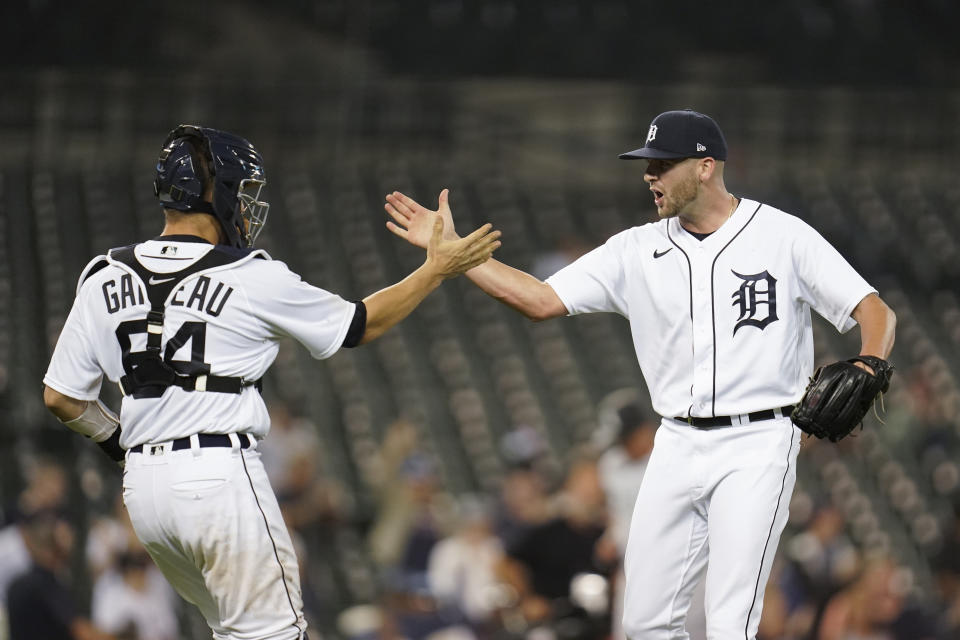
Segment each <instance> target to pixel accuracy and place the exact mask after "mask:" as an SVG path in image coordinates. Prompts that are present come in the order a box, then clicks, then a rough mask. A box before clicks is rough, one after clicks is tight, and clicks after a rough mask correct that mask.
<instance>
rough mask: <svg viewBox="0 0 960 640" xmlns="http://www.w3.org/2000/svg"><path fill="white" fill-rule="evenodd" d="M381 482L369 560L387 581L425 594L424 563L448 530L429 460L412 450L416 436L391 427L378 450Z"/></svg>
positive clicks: (444, 498)
mask: <svg viewBox="0 0 960 640" xmlns="http://www.w3.org/2000/svg"><path fill="white" fill-rule="evenodd" d="M380 458H381V463H382V464H381V474H382V475H381V477H380V479H379V481H380V486H379V487H378V489H379V494H378V508H377V515H376V520H375V522H374V524H373V528H372V529H371V531H370V535H369V544H370V550H371V555H372V557H373V560H374V562H375V563H376V564H378V565H379V566H380V567H381V568H382V569H384V571H385V574H386V575H387V576H388V580H393V581H396V580H399V581H401V582H402V583H404V584H407V585H408V586H410V585H411V584H412V583H416V585H417V588H420V589H423V590H426V575H427V560H428V557H429V554H430V550H431V549H432V547H433V545H434V544H435V543H436V541H437V540H439V539H440V538H442V537H444V536H445V535H446V533H447V531H448V530H449V528H450V522H451V513H452V509H453V507H452V504H451V501H450V497H449V496H448V495H447V494H445V493H443V492H442V491H440V486H439V478H438V477H437V473H436V467H435V465H434V463H433V461H432V460H431V459H430V457H429V456H427V455H426V454H425V453H423V452H421V451H418V450H417V440H416V431H415V430H414V427H413V426H412V425H411V424H409V423H407V422H404V421H399V422H396V423H394V424H392V425H391V426H390V427H389V429H388V432H387V434H386V436H385V438H384V444H383V447H382V448H381V451H380Z"/></svg>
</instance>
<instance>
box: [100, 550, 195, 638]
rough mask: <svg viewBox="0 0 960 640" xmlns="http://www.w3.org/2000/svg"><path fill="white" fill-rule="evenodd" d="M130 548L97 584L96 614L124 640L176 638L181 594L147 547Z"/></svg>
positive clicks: (111, 630) (106, 629) (112, 631)
mask: <svg viewBox="0 0 960 640" xmlns="http://www.w3.org/2000/svg"><path fill="white" fill-rule="evenodd" d="M137 547H139V548H130V549H128V550H126V551H124V552H122V553H120V554H119V556H118V557H117V559H116V563H115V567H114V568H112V569H109V570H107V571H106V572H104V573H103V575H101V576H100V577H99V578H98V579H97V581H96V583H95V584H94V587H93V602H92V607H91V608H92V617H93V622H94V624H96V625H97V626H98V627H99V628H101V629H103V630H104V631H107V632H109V633H112V634H114V635H115V636H116V637H117V638H118V639H123V640H176V639H177V638H178V629H177V611H176V607H177V602H178V600H177V598H176V596H175V595H174V592H173V589H172V588H171V587H170V584H169V583H168V582H167V581H166V579H165V578H164V577H163V574H162V573H160V570H159V569H158V568H157V566H156V565H155V564H154V563H153V560H151V559H150V556H149V555H148V554H147V552H146V550H145V549H144V548H143V547H142V546H139V543H137Z"/></svg>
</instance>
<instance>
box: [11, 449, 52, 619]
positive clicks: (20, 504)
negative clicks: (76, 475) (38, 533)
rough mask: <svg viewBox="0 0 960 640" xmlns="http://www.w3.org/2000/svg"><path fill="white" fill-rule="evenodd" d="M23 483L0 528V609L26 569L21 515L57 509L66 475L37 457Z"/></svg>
mask: <svg viewBox="0 0 960 640" xmlns="http://www.w3.org/2000/svg"><path fill="white" fill-rule="evenodd" d="M26 481H27V485H26V487H25V488H24V490H23V491H22V492H21V493H20V495H19V496H18V498H17V501H16V504H15V505H14V506H13V508H12V509H11V510H10V511H11V512H12V513H11V520H13V522H12V523H11V524H9V525H7V526H6V527H4V528H3V529H0V609H3V608H4V605H5V603H6V597H7V589H8V588H9V586H10V583H11V582H12V581H13V580H14V578H16V577H17V576H19V575H20V574H22V573H24V572H25V571H27V569H29V568H30V552H29V550H28V549H27V543H26V540H25V534H24V531H23V520H24V518H25V517H27V516H29V515H31V514H35V513H39V512H41V511H49V510H56V509H59V508H60V507H61V506H62V505H63V502H64V498H65V495H66V489H67V479H66V474H65V473H64V471H63V469H62V468H61V467H60V466H59V465H57V464H56V463H54V462H52V461H49V460H38V461H35V462H33V463H32V464H28V465H27V473H26Z"/></svg>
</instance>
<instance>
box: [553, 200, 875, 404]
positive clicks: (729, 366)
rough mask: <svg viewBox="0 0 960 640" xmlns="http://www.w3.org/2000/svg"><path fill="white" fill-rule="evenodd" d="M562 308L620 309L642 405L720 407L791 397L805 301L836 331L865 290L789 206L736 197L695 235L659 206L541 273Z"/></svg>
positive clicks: (802, 353)
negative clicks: (649, 218)
mask: <svg viewBox="0 0 960 640" xmlns="http://www.w3.org/2000/svg"><path fill="white" fill-rule="evenodd" d="M547 282H548V283H549V284H550V285H551V286H553V288H554V290H555V291H556V292H557V294H558V295H559V296H560V299H561V300H562V301H563V303H564V305H566V307H567V310H568V311H569V312H570V313H571V314H575V313H586V312H591V311H614V312H617V313H620V314H621V315H623V316H625V317H627V318H628V319H629V321H630V326H631V332H632V335H633V342H634V348H635V349H636V353H637V358H638V361H639V363H640V368H641V370H642V372H643V375H644V379H645V381H646V383H647V386H648V388H649V389H650V393H651V398H652V400H653V406H654V409H655V410H656V411H657V412H658V413H659V414H660V415H663V416H686V415H692V416H701V417H704V416H722V415H732V414H740V413H748V412H751V411H759V410H763V409H770V408H773V407H780V406H784V405H787V404H790V403H792V402H795V401H796V400H797V399H798V398H799V397H800V395H801V393H802V391H803V388H804V385H805V383H806V380H807V378H808V376H809V375H810V374H811V373H812V371H813V331H812V323H811V318H810V309H811V308H813V309H815V310H816V311H817V312H818V313H819V314H820V315H822V316H823V317H825V318H826V319H827V320H828V321H829V322H830V323H831V324H833V325H834V326H835V327H836V328H837V329H838V330H839V331H847V330H849V329H850V328H851V327H853V326H854V324H855V322H854V321H853V319H852V318H851V317H850V313H851V312H852V311H853V309H854V307H855V306H856V305H857V304H858V303H859V302H860V300H862V299H863V298H864V297H865V296H866V295H868V294H870V293H874V292H875V290H874V289H873V288H872V287H871V286H870V285H869V284H867V283H866V282H865V281H864V280H863V278H861V277H860V275H859V274H857V273H856V271H854V270H853V268H852V267H851V266H850V265H849V264H848V263H847V262H846V260H844V258H843V257H842V256H841V255H840V254H839V253H838V252H837V251H836V250H835V249H834V248H833V247H832V246H831V245H830V244H829V243H827V242H826V240H824V239H823V237H822V236H820V235H819V234H818V233H817V232H816V231H815V230H814V229H812V228H811V227H810V226H809V225H807V224H806V223H805V222H803V221H802V220H800V219H799V218H796V217H795V216H792V215H789V214H787V213H784V212H782V211H780V210H778V209H775V208H773V207H770V206H768V205H763V204H761V203H759V202H755V201H752V200H747V199H742V200H741V201H740V205H739V206H738V207H737V210H736V211H735V212H734V214H733V215H732V216H731V217H730V219H729V220H728V221H727V222H726V223H725V224H724V225H722V226H721V227H720V228H719V229H718V230H717V231H715V232H714V233H712V234H711V235H710V236H708V237H706V238H705V239H704V240H698V239H697V238H696V237H694V236H693V235H692V234H690V233H689V232H687V231H685V230H684V229H683V228H682V227H681V226H680V221H679V219H678V218H670V219H667V220H661V221H658V222H655V223H651V224H646V225H643V226H640V227H634V228H632V229H627V230H626V231H623V232H621V233H619V234H617V235H615V236H613V237H612V238H610V239H609V240H608V241H607V242H606V244H604V245H602V246H600V247H598V248H596V249H594V250H593V251H591V252H590V253H588V254H586V255H585V256H583V257H581V258H580V259H579V260H577V261H576V262H574V263H573V264H571V265H569V266H568V267H565V268H564V269H562V270H560V271H559V272H558V273H556V274H555V275H553V276H551V277H550V278H548V279H547Z"/></svg>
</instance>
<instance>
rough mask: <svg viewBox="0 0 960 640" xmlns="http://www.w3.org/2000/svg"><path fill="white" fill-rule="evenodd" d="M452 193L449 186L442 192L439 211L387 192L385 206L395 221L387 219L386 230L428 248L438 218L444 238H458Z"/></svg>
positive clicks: (397, 193)
mask: <svg viewBox="0 0 960 640" xmlns="http://www.w3.org/2000/svg"><path fill="white" fill-rule="evenodd" d="M449 193H450V192H449V190H448V189H444V190H443V191H441V192H440V198H439V202H438V207H437V211H431V210H430V209H427V208H426V207H424V206H423V205H421V204H420V203H419V202H417V201H416V200H414V199H413V198H410V197H408V196H405V195H404V194H402V193H400V192H399V191H394V192H393V193H390V194H387V202H386V204H384V205H383V208H384V209H386V211H387V213H388V214H390V217H391V218H393V221H390V220H388V221H387V229H389V230H390V231H391V232H393V233H394V234H395V235H398V236H400V237H401V238H403V239H404V240H406V241H407V242H409V243H410V244H412V245H414V246H417V247H420V248H421V249H426V248H427V243H428V242H429V241H430V236H431V235H433V224H434V221H435V220H437V219H438V218H439V219H441V220H443V239H444V240H456V239H458V238H459V237H460V236H458V235H457V231H456V229H455V228H454V226H453V215H452V214H451V213H450V204H449V202H448V196H449ZM481 228H482V227H481ZM498 233H499V232H498ZM497 246H499V243H498V245H497Z"/></svg>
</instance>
